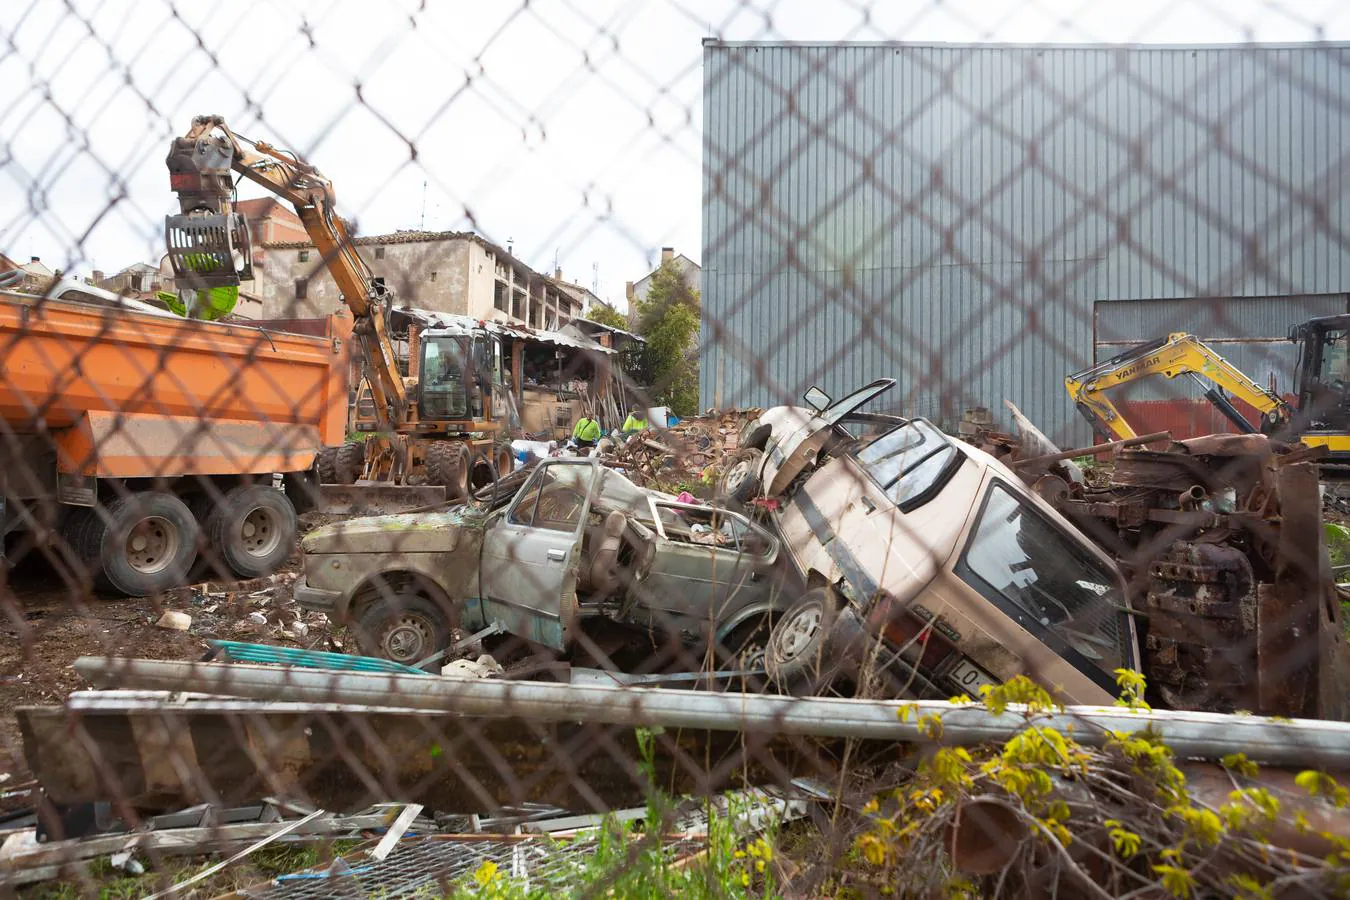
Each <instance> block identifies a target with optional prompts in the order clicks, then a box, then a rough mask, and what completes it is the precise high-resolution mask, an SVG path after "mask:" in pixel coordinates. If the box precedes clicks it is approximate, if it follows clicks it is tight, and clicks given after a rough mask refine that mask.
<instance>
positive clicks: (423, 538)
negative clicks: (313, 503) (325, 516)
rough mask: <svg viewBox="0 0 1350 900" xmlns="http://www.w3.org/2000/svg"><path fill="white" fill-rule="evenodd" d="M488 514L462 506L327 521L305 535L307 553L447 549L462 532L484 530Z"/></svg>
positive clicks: (455, 542)
mask: <svg viewBox="0 0 1350 900" xmlns="http://www.w3.org/2000/svg"><path fill="white" fill-rule="evenodd" d="M486 524H487V516H486V515H484V514H482V513H479V512H475V511H473V510H470V509H467V508H464V507H460V508H457V509H451V510H447V511H445V512H428V513H402V514H400V515H393V516H366V517H363V518H360V519H348V520H347V521H345V522H335V523H333V524H332V525H324V526H322V527H320V528H316V529H314V530H313V531H311V532H310V533H309V534H307V535H305V537H304V539H303V540H302V541H301V542H300V548H301V549H302V550H304V552H305V553H443V552H446V551H449V550H454V549H455V547H456V546H458V545H459V541H460V535H461V534H462V533H463V532H464V531H466V530H468V531H482V530H483V528H484V527H485V526H486Z"/></svg>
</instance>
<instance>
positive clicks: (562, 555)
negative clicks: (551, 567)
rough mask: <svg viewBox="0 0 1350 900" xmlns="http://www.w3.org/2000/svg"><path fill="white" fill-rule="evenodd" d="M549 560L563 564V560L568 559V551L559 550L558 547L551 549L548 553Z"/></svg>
mask: <svg viewBox="0 0 1350 900" xmlns="http://www.w3.org/2000/svg"><path fill="white" fill-rule="evenodd" d="M548 558H549V559H551V560H553V561H554V562H562V561H563V560H565V559H567V551H566V550H559V549H557V548H556V547H554V548H550V549H549V551H548Z"/></svg>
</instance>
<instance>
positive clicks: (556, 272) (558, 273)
mask: <svg viewBox="0 0 1350 900" xmlns="http://www.w3.org/2000/svg"><path fill="white" fill-rule="evenodd" d="M553 277H554V278H556V279H557V280H558V281H562V269H561V268H556V269H554V270H553Z"/></svg>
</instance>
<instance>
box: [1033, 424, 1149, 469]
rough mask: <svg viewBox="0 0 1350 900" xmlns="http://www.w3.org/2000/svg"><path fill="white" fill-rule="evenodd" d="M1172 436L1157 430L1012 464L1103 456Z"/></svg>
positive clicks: (1034, 463)
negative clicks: (1122, 448) (1113, 451)
mask: <svg viewBox="0 0 1350 900" xmlns="http://www.w3.org/2000/svg"><path fill="white" fill-rule="evenodd" d="M1171 436H1172V432H1170V431H1155V432H1153V433H1152V434H1143V435H1140V436H1138V437H1132V438H1125V439H1123V440H1119V441H1111V442H1110V443H1108V444H1093V445H1092V446H1091V447H1079V448H1077V449H1075V450H1062V451H1060V452H1059V453H1051V454H1049V455H1047V456H1033V457H1031V458H1030V459H1019V460H1018V461H1017V462H1015V463H1013V464H1012V467H1013V468H1014V469H1020V468H1022V467H1023V466H1032V465H1036V464H1038V463H1052V462H1059V461H1060V460H1062V459H1074V458H1075V457H1079V456H1101V455H1102V454H1103V453H1110V452H1111V451H1112V450H1118V449H1120V448H1121V447H1137V446H1139V445H1140V444H1151V443H1153V442H1154V441H1165V440H1167V439H1168V438H1170V437H1171Z"/></svg>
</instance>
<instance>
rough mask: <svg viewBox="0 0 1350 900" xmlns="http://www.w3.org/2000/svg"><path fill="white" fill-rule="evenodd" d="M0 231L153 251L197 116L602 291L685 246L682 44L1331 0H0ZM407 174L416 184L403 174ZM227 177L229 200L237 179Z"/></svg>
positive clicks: (107, 262)
mask: <svg viewBox="0 0 1350 900" xmlns="http://www.w3.org/2000/svg"><path fill="white" fill-rule="evenodd" d="M4 10H5V15H4V16H3V18H2V20H0V39H2V40H3V44H0V85H4V91H3V99H0V141H3V144H2V145H0V251H3V252H5V253H6V254H7V255H9V256H11V257H13V258H15V259H19V260H20V261H24V260H27V259H28V257H30V256H41V257H42V258H43V260H44V261H45V262H47V263H48V264H49V265H52V266H53V267H58V266H59V267H62V268H65V269H66V270H68V271H74V272H79V273H87V272H88V271H90V270H91V269H93V268H95V267H97V268H100V269H104V270H106V271H109V272H113V271H116V270H118V269H120V268H122V267H124V266H126V265H128V264H130V263H132V262H136V261H138V260H144V261H152V262H157V261H158V260H159V258H160V256H161V255H162V254H163V233H162V230H163V217H164V215H165V213H168V212H171V211H176V205H175V203H174V199H173V195H172V194H171V193H170V192H169V189H168V176H167V172H166V170H165V168H164V155H165V152H166V151H167V148H168V144H169V141H170V138H171V136H172V135H174V134H178V133H182V132H183V131H185V130H186V129H187V127H188V125H189V124H190V121H191V119H192V116H193V115H195V114H200V113H221V114H222V115H224V116H225V117H226V120H227V121H229V122H231V123H232V125H233V126H234V127H235V128H236V130H237V131H238V132H239V133H241V134H243V135H246V136H248V137H250V138H253V139H258V140H267V141H270V142H272V143H274V144H276V145H279V146H283V147H289V148H291V149H294V150H297V151H299V152H300V153H301V154H302V155H303V156H305V157H307V158H308V159H309V160H310V161H311V162H312V163H314V164H315V165H317V166H318V167H319V168H320V169H321V170H322V171H323V172H324V173H325V174H326V175H327V176H328V177H329V178H331V179H332V180H333V182H334V185H335V187H336V189H337V194H338V200H339V207H340V211H341V212H342V213H343V215H345V216H347V217H348V218H349V219H352V220H354V221H355V222H356V225H357V228H358V230H359V231H360V232H361V233H365V234H375V233H382V232H389V231H395V230H398V229H410V228H419V227H425V228H426V229H428V230H462V229H474V230H476V231H478V232H480V233H482V234H484V235H486V236H487V237H489V238H491V239H492V240H494V241H497V242H499V243H502V244H505V243H506V242H507V241H508V240H510V241H513V244H514V248H515V252H516V254H517V255H518V256H520V257H521V258H522V259H524V260H525V261H526V262H528V263H529V264H531V265H532V266H534V267H535V268H536V269H539V270H541V271H548V270H551V269H552V268H553V265H554V262H555V259H556V261H557V263H558V265H560V266H561V267H562V269H563V272H564V275H565V276H566V277H568V278H569V279H570V280H573V281H578V282H581V283H583V284H585V285H587V286H590V285H591V284H592V282H593V280H596V279H597V273H598V287H599V291H598V293H599V294H600V295H601V296H602V297H608V298H614V299H618V298H621V297H622V294H623V284H624V282H625V281H629V280H636V279H637V278H640V277H641V276H642V275H644V274H645V273H646V272H647V271H649V270H650V269H651V268H652V265H653V262H654V260H656V259H657V257H658V256H659V252H660V248H661V246H663V245H673V246H674V247H675V248H676V249H677V250H678V251H679V252H683V253H685V254H687V255H688V256H690V257H691V258H693V259H695V260H697V259H698V258H699V256H700V247H699V243H700V230H699V204H700V190H701V178H700V165H701V161H700V141H701V136H700V132H701V122H702V109H701V104H700V94H701V86H702V69H701V53H702V51H701V40H702V39H703V38H704V37H707V36H717V37H721V38H724V39H729V40H773V39H788V40H801V41H814V40H831V41H832V40H909V41H923V42H931V41H1112V42H1120V41H1140V42H1159V43H1174V42H1185V43H1191V42H1195V43H1201V42H1203V43H1210V42H1215V43H1226V42H1241V41H1246V40H1250V39H1255V40H1258V41H1263V42H1273V41H1304V40H1314V39H1317V38H1319V37H1321V38H1324V39H1327V40H1347V39H1350V3H1347V2H1345V0H1276V2H1263V0H1131V2H1114V0H1112V2H1100V0H1077V2H1072V0H1042V2H1026V0H942V2H936V0H874V2H872V3H870V4H869V3H864V4H857V3H852V2H844V0H781V2H776V3H775V2H771V0H745V2H736V0H529V2H528V3H525V4H522V3H521V2H520V0H514V2H513V0H498V2H485V0H479V2H476V3H464V2H458V0H456V2H451V0H424V2H422V3H419V2H416V0H314V2H274V3H265V2H252V3H250V2H244V0H230V2H205V0H202V2H186V0H180V2H176V3H174V2H167V0H107V2H98V0H36V2H30V0H7V2H6V3H5V4H4ZM424 183H425V188H424ZM257 195H259V194H258V191H257V190H256V189H253V188H246V189H243V190H242V191H241V196H245V197H247V196H257Z"/></svg>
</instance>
